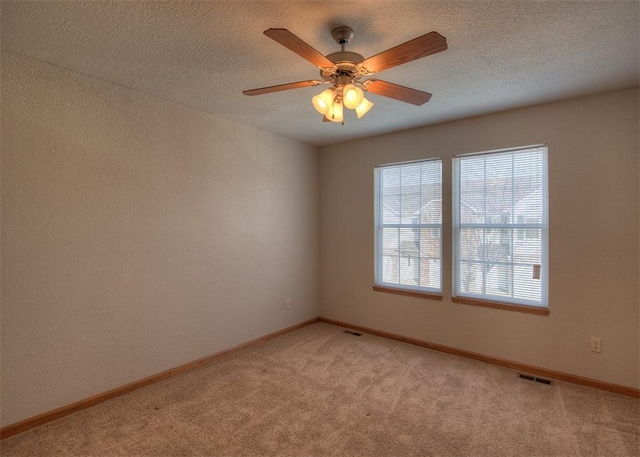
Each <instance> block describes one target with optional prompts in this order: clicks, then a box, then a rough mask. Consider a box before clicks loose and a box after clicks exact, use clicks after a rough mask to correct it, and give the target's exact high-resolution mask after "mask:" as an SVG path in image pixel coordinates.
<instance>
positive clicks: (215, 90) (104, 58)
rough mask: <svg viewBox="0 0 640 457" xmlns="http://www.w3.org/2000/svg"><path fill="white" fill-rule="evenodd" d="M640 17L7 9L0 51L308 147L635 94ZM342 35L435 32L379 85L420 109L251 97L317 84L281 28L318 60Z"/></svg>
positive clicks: (359, 38)
mask: <svg viewBox="0 0 640 457" xmlns="http://www.w3.org/2000/svg"><path fill="white" fill-rule="evenodd" d="M639 5H640V2H638V1H637V0H631V1H626V0H611V1H572V2H564V1H542V0H535V1H517V0H511V1H493V0H484V1H480V0H475V1H427V0H421V1H403V0H368V1H365V0H359V1H306V0H298V1H275V0H262V1H251V0H215V1H204V2H195V1H176V2H146V1H144V2H143V1H120V2H111V1H109V2H101V1H60V2H57V1H48V2H28V1H17V2H9V1H3V2H2V12H1V15H2V47H3V48H4V49H6V50H9V51H11V52H15V53H19V54H22V55H25V56H29V57H33V58H36V59H41V60H43V61H46V62H49V63H52V64H55V65H59V66H61V67H65V68H69V69H72V70H75V71H78V72H81V73H85V74H88V75H92V76H95V77H97V78H101V79H103V80H106V81H111V82H114V83H116V84H120V85H122V86H125V87H129V88H132V89H136V90H139V91H142V92H145V93H147V94H151V95H154V96H157V97H161V98H164V99H167V100H171V101H174V102H178V103H181V104H184V105H187V106H190V107H193V108H197V109H200V110H202V111H206V112H209V113H212V114H216V115H219V116H222V117H225V118H228V119H231V120H234V121H238V122H241V123H243V124H247V125H251V126H254V127H257V128H260V129H264V130H268V131H271V132H274V133H277V134H280V135H284V136H287V137H290V138H295V139H298V140H301V141H305V142H307V143H311V144H315V145H326V144H332V143H338V142H342V141H348V140H351V139H356V138H361V137H365V136H371V135H377V134H381V133H387V132H392V131H397V130H403V129H407V128H411V127H417V126H422V125H427V124H433V123H438V122H443V121H448V120H453V119H459V118H464V117H469V116H474V115H480V114H485V113H489V112H495V111H500V110H504V109H509V108H515V107H521V106H527V105H532V104H537V103H544V102H549V101H553V100H558V99H563V98H570V97H575V96H580V95H587V94H592V93H596V92H602V91H608V90H614V89H619V88H626V87H631V86H636V85H638V83H639V77H640V76H639V52H640V51H639V20H640V19H639V12H638V10H639ZM338 25H348V26H350V27H352V28H353V29H354V31H355V36H354V38H353V40H352V41H351V43H350V44H349V45H348V46H347V49H348V50H352V51H355V52H358V53H360V54H362V55H364V56H365V57H369V56H371V55H374V54H377V53H378V52H380V51H383V50H385V49H387V48H390V47H393V46H395V45H398V44H400V43H403V42H405V41H408V40H410V39H412V38H415V37H417V36H420V35H423V34H425V33H427V32H430V31H432V30H435V31H437V32H439V33H440V34H441V35H443V36H445V37H446V38H447V41H448V45H449V49H448V50H447V51H444V52H442V53H439V54H436V55H433V56H429V57H426V58H424V59H420V60H417V61H414V62H410V63H408V64H405V65H401V66H398V67H395V68H392V69H389V70H386V71H384V72H381V73H379V74H376V77H377V78H380V79H383V80H387V81H390V82H394V83H397V84H402V85H404V86H409V87H413V88H416V89H419V90H423V91H427V92H431V93H432V94H433V97H432V98H431V101H429V102H428V103H426V104H425V105H422V106H420V107H416V106H413V105H409V104H405V103H402V102H399V101H396V100H392V99H388V98H384V97H381V96H378V95H375V94H370V95H369V96H368V98H369V99H370V100H371V101H373V102H374V103H375V106H374V107H373V109H372V110H371V111H370V112H369V113H368V114H367V115H366V116H365V117H364V118H362V119H360V120H358V119H357V118H356V117H355V113H353V112H349V113H347V115H346V116H345V125H340V124H333V123H323V122H321V120H320V116H319V115H318V114H317V113H316V112H315V110H314V109H313V107H312V105H311V97H312V96H313V95H315V94H316V93H319V92H320V91H321V90H322V88H318V87H310V88H304V89H295V90H291V91H286V92H279V93H275V94H268V95H260V96H255V97H247V96H244V95H243V94H242V90H244V89H253V88H257V87H263V86H270V85H275V84H283V83H287V82H292V81H300V80H306V79H316V78H318V76H319V75H318V70H317V69H316V68H315V67H314V66H313V65H312V64H310V63H309V62H307V61H306V60H304V59H302V58H301V57H299V56H297V55H296V54H294V53H293V52H291V51H289V50H287V49H286V48H284V47H283V46H281V45H279V44H278V43H276V42H275V41H273V40H271V39H269V38H267V37H266V36H264V35H263V34H262V32H263V31H264V30H266V29H268V28H270V27H274V28H276V27H279V28H287V29H289V30H290V31H292V32H293V33H294V34H296V35H298V36H299V37H300V38H302V39H303V40H304V41H306V42H307V43H309V44H310V45H311V46H313V47H314V48H316V49H317V50H318V51H320V52H321V53H323V54H328V53H330V52H334V51H337V50H339V46H338V45H337V44H336V43H335V42H334V41H333V39H332V38H331V30H332V29H333V28H334V27H336V26H338Z"/></svg>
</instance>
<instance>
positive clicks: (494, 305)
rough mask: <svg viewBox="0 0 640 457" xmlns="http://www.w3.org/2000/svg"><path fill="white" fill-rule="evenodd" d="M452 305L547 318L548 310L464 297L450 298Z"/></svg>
mask: <svg viewBox="0 0 640 457" xmlns="http://www.w3.org/2000/svg"><path fill="white" fill-rule="evenodd" d="M451 301H452V302H453V303H461V304H463V305H473V306H484V307H485V308H495V309H505V310H507V311H515V312H518V313H528V314H537V315H539V316H548V315H549V309H548V308H536V307H534V306H525V305H514V304H510V303H501V302H496V301H489V300H478V299H475V298H466V297H451Z"/></svg>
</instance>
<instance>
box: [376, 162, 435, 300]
mask: <svg viewBox="0 0 640 457" xmlns="http://www.w3.org/2000/svg"><path fill="white" fill-rule="evenodd" d="M376 173H377V180H376V183H377V186H378V187H377V188H376V189H375V192H376V193H375V195H376V196H377V201H376V212H377V219H376V220H377V221H378V227H377V228H376V234H377V235H376V254H375V255H376V278H375V281H376V283H378V284H380V283H387V284H392V285H395V286H400V287H402V286H405V287H406V288H410V289H421V288H423V289H428V290H429V291H440V290H441V285H440V283H441V281H440V259H441V251H440V235H441V227H442V225H441V224H442V162H441V161H439V160H429V161H424V162H413V163H407V164H398V165H388V166H383V167H379V168H377V169H376Z"/></svg>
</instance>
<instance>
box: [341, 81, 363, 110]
mask: <svg viewBox="0 0 640 457" xmlns="http://www.w3.org/2000/svg"><path fill="white" fill-rule="evenodd" d="M363 98H364V92H363V91H362V89H360V88H359V87H358V86H355V85H353V84H347V85H346V86H344V89H342V103H344V106H346V107H347V108H349V109H356V107H357V106H358V105H360V103H362V99H363Z"/></svg>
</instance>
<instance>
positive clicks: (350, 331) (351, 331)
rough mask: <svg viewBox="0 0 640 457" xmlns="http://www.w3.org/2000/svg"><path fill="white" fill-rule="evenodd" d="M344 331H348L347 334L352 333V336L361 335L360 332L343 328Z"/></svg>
mask: <svg viewBox="0 0 640 457" xmlns="http://www.w3.org/2000/svg"><path fill="white" fill-rule="evenodd" d="M344 333H348V334H349V335H353V336H361V335H362V333H358V332H354V331H353V330H345V331H344Z"/></svg>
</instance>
